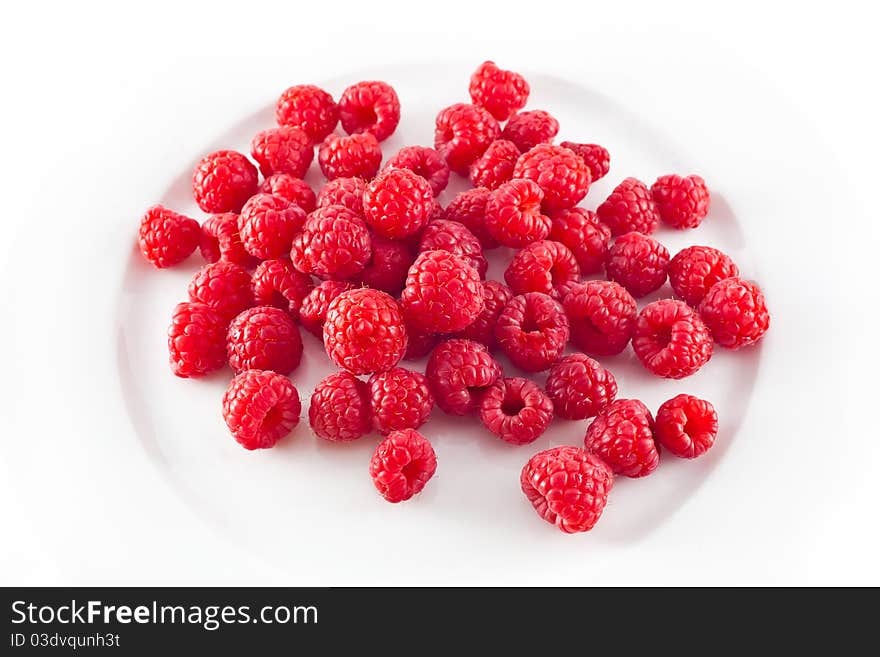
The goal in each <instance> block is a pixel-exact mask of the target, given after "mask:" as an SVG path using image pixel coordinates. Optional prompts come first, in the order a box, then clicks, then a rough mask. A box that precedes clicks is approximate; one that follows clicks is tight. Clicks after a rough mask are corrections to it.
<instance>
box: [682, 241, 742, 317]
mask: <svg viewBox="0 0 880 657" xmlns="http://www.w3.org/2000/svg"><path fill="white" fill-rule="evenodd" d="M734 276H739V268H738V267H737V266H736V264H735V263H734V262H733V260H731V259H730V258H729V257H728V256H726V255H724V254H723V253H722V252H721V251H719V250H718V249H713V248H712V247H711V246H689V247H687V248H686V249H682V250H681V251H679V252H678V253H676V254H675V257H674V258H672V260H671V261H670V263H669V284H670V285H672V290H673V291H674V292H675V294H676V295H677V296H679V297H681V298H682V299H684V300H685V301H686V302H687V303H688V305H690V306H692V307H694V308H696V307H697V306H698V305H700V302H701V301H702V300H703V297H705V296H706V293H707V292H708V291H709V290H710V289H711V287H712V286H713V285H715V283H717V282H718V281H723V280H724V279H725V278H732V277H734Z"/></svg>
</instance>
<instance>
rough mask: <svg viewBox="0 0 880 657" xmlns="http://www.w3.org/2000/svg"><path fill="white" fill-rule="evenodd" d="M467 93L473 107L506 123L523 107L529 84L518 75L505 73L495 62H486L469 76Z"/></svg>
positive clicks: (510, 72)
mask: <svg viewBox="0 0 880 657" xmlns="http://www.w3.org/2000/svg"><path fill="white" fill-rule="evenodd" d="M469 91H470V94H471V100H473V101H474V105H478V106H480V107H482V108H484V109H486V110H488V112H489V113H490V114H491V115H492V116H494V117H495V118H496V119H498V120H499V121H506V120H507V119H509V118H510V115H511V114H513V113H515V112H518V111H519V110H521V109H522V108H523V107H525V105H526V101H527V100H528V98H529V83H528V82H526V79H525V78H524V77H523V76H521V75H520V74H519V73H514V72H513V71H505V70H503V69H500V68H498V67H497V66H496V65H495V62H490V61H486V62H483V63H482V64H480V65H479V67H477V70H476V71H474V73H473V75H471V83H470V87H469Z"/></svg>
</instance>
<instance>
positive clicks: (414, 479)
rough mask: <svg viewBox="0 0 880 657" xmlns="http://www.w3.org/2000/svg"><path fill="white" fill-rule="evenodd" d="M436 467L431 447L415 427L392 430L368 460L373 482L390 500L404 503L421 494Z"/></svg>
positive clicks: (435, 458)
mask: <svg viewBox="0 0 880 657" xmlns="http://www.w3.org/2000/svg"><path fill="white" fill-rule="evenodd" d="M436 470H437V456H436V455H435V454H434V448H433V447H431V443H429V442H428V440H427V439H426V438H425V437H424V436H423V435H422V434H420V433H419V432H418V431H416V430H415V429H404V430H403V431H394V432H392V433H391V434H389V436H388V437H387V438H386V439H385V440H383V441H382V442H381V443H379V445H378V447H376V451H375V452H374V453H373V458H372V459H370V477H372V478H373V484H374V485H375V486H376V490H378V491H379V494H380V495H382V497H384V498H385V499H386V500H387V501H389V502H391V503H397V502H404V501H406V500H408V499H410V498H411V497H412V496H413V495H416V494H418V493H420V492H421V491H422V489H423V488H424V487H425V484H426V483H428V480H429V479H430V478H431V477H433V476H434V472H435V471H436Z"/></svg>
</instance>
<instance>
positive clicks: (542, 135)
mask: <svg viewBox="0 0 880 657" xmlns="http://www.w3.org/2000/svg"><path fill="white" fill-rule="evenodd" d="M558 132H559V121H557V120H556V119H554V118H553V117H552V116H550V114H548V113H547V112H545V111H544V110H531V111H529V112H520V113H519V114H514V115H513V116H512V117H510V120H509V121H508V122H507V125H506V126H504V130H503V131H502V133H501V138H502V139H508V140H510V141H512V142H513V143H514V144H516V147H517V148H518V149H519V150H520V152H522V153H525V152H526V151H528V150H531V149H532V148H534V147H535V146H537V145H538V144H549V143H550V142H552V141H553V138H554V137H555V136H556V135H557V133H558Z"/></svg>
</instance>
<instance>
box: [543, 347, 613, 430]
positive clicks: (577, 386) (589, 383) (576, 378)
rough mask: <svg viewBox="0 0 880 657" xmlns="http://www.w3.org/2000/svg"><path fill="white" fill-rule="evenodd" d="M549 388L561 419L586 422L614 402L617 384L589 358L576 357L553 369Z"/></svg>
mask: <svg viewBox="0 0 880 657" xmlns="http://www.w3.org/2000/svg"><path fill="white" fill-rule="evenodd" d="M545 389H546V390H547V396H548V397H550V399H551V400H552V401H553V408H554V409H555V410H556V414H557V415H558V416H559V417H562V418H565V419H566V420H584V419H586V418H588V417H593V416H594V415H596V413H598V412H599V411H600V410H602V409H603V408H604V407H605V406H607V405H608V404H609V403H610V402H612V401H613V400H614V398H615V397H616V396H617V381H616V380H615V378H614V375H613V374H612V373H611V372H610V371H608V370H606V369H605V368H604V367H602V365H601V364H599V363H598V362H597V361H595V360H593V359H592V358H590V357H589V356H585V355H584V354H572V355H571V356H566V357H565V358H563V359H562V360H560V361H559V362H558V363H556V364H555V365H554V366H553V367H551V368H550V373H549V374H548V375H547V383H546V385H545Z"/></svg>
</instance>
